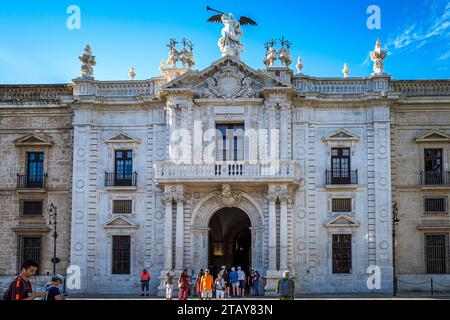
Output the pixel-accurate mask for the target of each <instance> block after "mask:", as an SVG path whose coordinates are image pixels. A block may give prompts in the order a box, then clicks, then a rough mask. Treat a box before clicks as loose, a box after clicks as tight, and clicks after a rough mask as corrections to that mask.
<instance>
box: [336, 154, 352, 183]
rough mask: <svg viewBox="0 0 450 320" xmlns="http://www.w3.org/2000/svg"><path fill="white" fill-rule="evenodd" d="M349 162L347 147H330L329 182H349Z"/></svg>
mask: <svg viewBox="0 0 450 320" xmlns="http://www.w3.org/2000/svg"><path fill="white" fill-rule="evenodd" d="M350 168H351V163H350V149H349V148H333V149H331V183H332V184H350V181H351V172H350Z"/></svg>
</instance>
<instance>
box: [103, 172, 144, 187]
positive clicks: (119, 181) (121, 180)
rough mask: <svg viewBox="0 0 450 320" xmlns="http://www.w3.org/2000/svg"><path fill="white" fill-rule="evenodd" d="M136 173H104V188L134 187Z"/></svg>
mask: <svg viewBox="0 0 450 320" xmlns="http://www.w3.org/2000/svg"><path fill="white" fill-rule="evenodd" d="M137 175H138V174H137V172H133V173H124V174H117V173H115V172H113V173H109V172H105V187H136V186H137Z"/></svg>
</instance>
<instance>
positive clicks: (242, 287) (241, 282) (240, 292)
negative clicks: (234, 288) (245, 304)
mask: <svg viewBox="0 0 450 320" xmlns="http://www.w3.org/2000/svg"><path fill="white" fill-rule="evenodd" d="M237 273H238V280H239V289H238V296H241V297H243V296H244V295H245V272H244V271H242V268H241V267H238V271H237Z"/></svg>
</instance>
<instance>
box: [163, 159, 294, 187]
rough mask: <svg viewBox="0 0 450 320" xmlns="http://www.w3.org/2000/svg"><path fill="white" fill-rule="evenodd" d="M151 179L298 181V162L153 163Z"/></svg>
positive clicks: (167, 181)
mask: <svg viewBox="0 0 450 320" xmlns="http://www.w3.org/2000/svg"><path fill="white" fill-rule="evenodd" d="M155 181H156V183H158V184H165V183H192V184H196V183H201V184H204V183H207V182H211V183H218V182H250V183H251V182H285V183H295V184H299V182H300V165H299V164H298V163H297V162H295V161H292V160H264V161H237V162H222V161H220V162H219V161H218V162H214V163H209V164H184V163H175V162H157V163H156V164H155Z"/></svg>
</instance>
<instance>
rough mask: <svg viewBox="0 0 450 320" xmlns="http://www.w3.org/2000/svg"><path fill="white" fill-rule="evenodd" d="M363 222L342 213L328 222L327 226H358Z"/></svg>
mask: <svg viewBox="0 0 450 320" xmlns="http://www.w3.org/2000/svg"><path fill="white" fill-rule="evenodd" d="M360 225H361V224H360V223H359V222H356V221H355V220H353V219H352V218H351V217H349V216H346V215H340V216H338V217H336V218H334V219H333V220H331V221H329V222H328V223H326V224H325V225H324V226H325V227H326V228H358V227H359V226H360Z"/></svg>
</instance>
